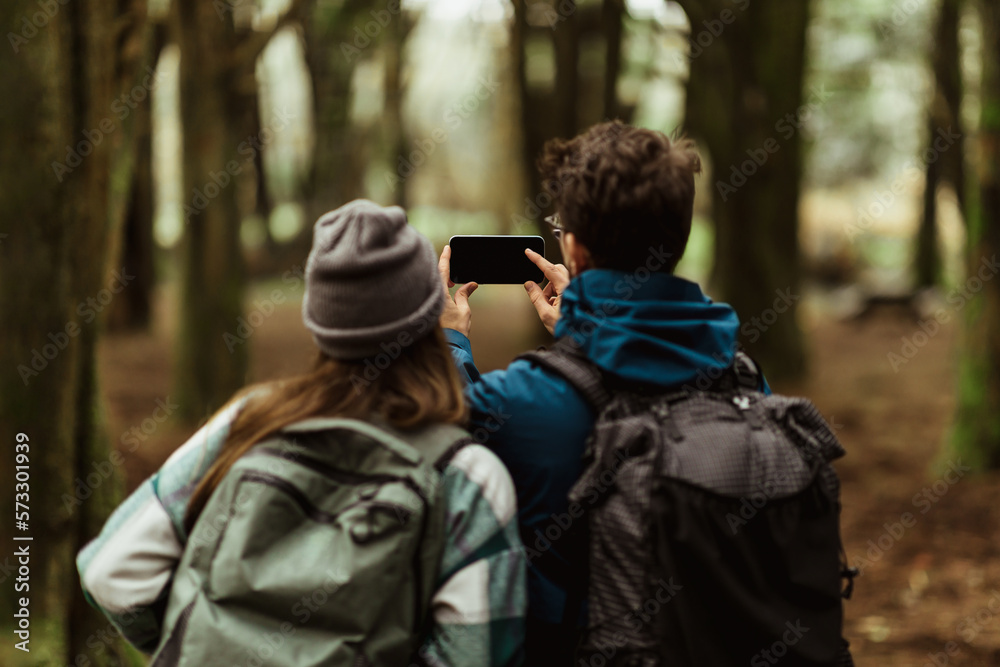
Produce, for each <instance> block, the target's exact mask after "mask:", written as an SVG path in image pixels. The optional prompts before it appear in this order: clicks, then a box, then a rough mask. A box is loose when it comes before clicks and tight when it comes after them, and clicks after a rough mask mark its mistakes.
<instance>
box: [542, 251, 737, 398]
mask: <svg viewBox="0 0 1000 667" xmlns="http://www.w3.org/2000/svg"><path fill="white" fill-rule="evenodd" d="M559 310H560V317H559V321H558V323H557V324H556V329H555V336H556V338H563V337H565V336H570V337H571V338H572V339H573V340H575V341H576V342H577V343H579V344H580V345H581V346H582V349H583V351H584V352H585V353H586V355H587V357H588V358H589V359H590V360H591V361H593V362H594V363H596V364H597V365H598V366H600V367H601V368H602V369H603V370H605V371H607V372H609V373H611V374H612V375H615V376H618V377H620V378H622V379H624V380H630V381H638V382H644V383H650V384H655V385H660V386H664V387H671V386H678V385H683V384H686V383H690V382H694V381H695V380H697V379H698V377H699V374H704V373H705V371H706V370H707V369H709V368H726V367H728V366H729V365H730V364H731V363H732V359H733V353H734V352H735V350H736V338H737V334H738V332H739V326H740V323H739V318H738V317H737V316H736V311H734V310H733V309H732V308H731V307H730V306H728V305H727V304H724V303H713V302H712V300H711V299H709V298H708V297H706V296H705V295H704V294H703V293H702V291H701V288H700V287H698V285H697V284H695V283H692V282H690V281H687V280H684V279H683V278H678V277H676V276H673V275H670V274H667V273H651V274H649V275H648V277H647V278H646V280H645V281H643V280H642V277H640V276H637V275H636V274H632V273H627V272H624V271H615V270H611V269H591V270H588V271H584V272H583V273H581V274H580V275H579V276H577V277H576V278H574V279H573V280H572V282H570V284H569V286H568V287H567V288H566V290H565V291H564V292H563V294H562V302H561V305H560V308H559Z"/></svg>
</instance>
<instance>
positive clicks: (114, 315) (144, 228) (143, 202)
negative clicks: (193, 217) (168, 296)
mask: <svg viewBox="0 0 1000 667" xmlns="http://www.w3.org/2000/svg"><path fill="white" fill-rule="evenodd" d="M151 31H152V35H153V36H152V38H151V40H150V46H149V48H148V50H147V52H148V56H147V57H146V58H144V59H143V63H142V66H141V67H140V71H143V72H145V73H146V74H145V75H146V76H150V77H151V76H152V74H151V73H152V72H153V70H155V68H156V62H157V60H158V59H159V55H160V52H161V51H162V50H163V45H164V41H165V32H164V30H163V29H162V26H155V27H153V28H151ZM147 67H148V68H149V69H148V70H147V69H146V68H147ZM150 94H153V93H152V91H150ZM132 116H133V123H134V124H133V135H134V143H135V146H134V149H133V150H134V156H135V164H134V168H133V169H132V184H131V187H130V196H129V198H128V204H127V207H126V209H125V214H124V229H123V230H122V234H121V236H122V244H121V252H120V253H119V255H120V259H119V261H118V262H117V265H118V267H119V268H124V270H125V272H126V273H127V274H128V275H130V276H133V279H132V282H131V283H130V284H129V289H127V290H125V291H124V292H122V294H121V296H120V298H118V299H115V301H113V302H112V303H111V305H110V306H109V308H108V310H109V312H108V329H110V330H129V329H146V328H148V327H149V324H150V320H151V317H152V294H153V288H154V287H155V286H156V273H155V267H154V256H153V249H154V244H153V214H154V201H153V196H154V195H153V109H152V103H146V104H141V105H138V106H137V107H136V109H135V110H134V111H133V112H132Z"/></svg>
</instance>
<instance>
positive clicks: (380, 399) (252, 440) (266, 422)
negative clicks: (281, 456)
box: [184, 324, 467, 533]
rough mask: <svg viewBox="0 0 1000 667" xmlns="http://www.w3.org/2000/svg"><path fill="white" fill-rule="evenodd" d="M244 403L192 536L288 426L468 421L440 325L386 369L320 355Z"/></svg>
mask: <svg viewBox="0 0 1000 667" xmlns="http://www.w3.org/2000/svg"><path fill="white" fill-rule="evenodd" d="M373 369H374V370H373ZM376 371H377V372H376ZM373 375H374V378H373V377H372V376H373ZM244 396H249V398H248V399H247V403H246V405H245V406H244V407H243V408H242V409H241V410H240V412H239V414H238V415H237V416H236V418H235V419H234V420H233V423H232V425H231V427H230V430H229V435H228V437H227V438H226V441H225V443H224V444H223V445H222V450H221V451H220V453H219V456H218V457H217V458H216V460H215V462H214V463H213V464H212V466H211V467H210V468H209V469H208V472H207V473H206V474H205V476H204V477H203V478H202V480H201V482H199V484H198V486H197V487H196V488H195V490H194V494H193V495H192V496H191V500H190V502H189V503H188V507H187V513H186V514H185V516H184V526H185V529H186V530H187V531H188V532H189V533H190V532H191V529H192V528H193V527H194V524H195V522H196V521H197V520H198V516H199V515H200V514H201V511H202V510H203V509H204V508H205V505H206V503H207V502H208V499H209V498H210V497H211V495H212V492H213V491H215V489H216V487H217V486H218V485H219V483H220V482H222V479H223V478H224V477H225V476H226V473H227V472H229V469H230V467H232V465H233V464H234V463H235V462H236V461H237V459H239V458H240V457H241V456H243V455H244V454H245V453H246V452H247V451H248V450H249V449H250V448H251V447H253V446H254V445H255V444H257V443H258V442H261V441H263V440H265V439H266V438H268V437H269V436H271V435H272V434H274V433H276V432H278V431H280V430H281V429H282V428H284V427H286V426H288V425H289V424H292V423H294V422H297V421H300V420H303V419H307V418H309V417H351V418H355V419H370V418H371V417H372V416H376V415H377V416H379V417H382V418H383V419H385V420H386V421H387V422H388V423H389V424H390V425H392V426H394V427H396V428H400V429H410V428H416V427H419V426H424V425H427V424H432V423H451V424H462V423H464V422H465V421H466V418H467V412H466V406H465V402H464V400H463V398H462V383H461V380H460V379H459V377H458V372H457V371H456V370H455V365H454V361H452V357H451V352H450V351H449V349H448V343H447V341H446V340H445V338H444V333H443V332H442V331H441V327H440V326H438V325H437V324H435V325H434V331H433V332H432V333H431V334H429V335H427V336H424V337H423V338H421V339H419V340H417V341H415V342H414V343H413V344H411V345H409V346H406V347H404V348H403V349H402V350H401V352H400V354H399V357H398V358H396V359H393V360H392V361H391V363H389V365H388V366H386V367H385V368H384V369H382V370H379V369H378V368H377V367H375V366H374V365H373V364H371V363H369V364H366V363H365V361H364V360H361V361H341V360H337V359H332V358H331V357H329V356H327V355H326V354H324V353H322V352H320V353H319V355H318V357H317V359H316V361H315V364H314V365H313V368H312V370H311V371H310V372H307V373H304V374H302V375H298V376H295V377H292V378H288V379H285V380H277V381H274V382H268V383H264V384H259V385H255V386H251V387H247V388H246V389H244V390H243V391H241V392H240V393H238V394H237V395H236V396H235V397H233V400H232V401H230V405H231V404H232V403H233V402H235V401H238V400H240V399H241V398H242V397H244Z"/></svg>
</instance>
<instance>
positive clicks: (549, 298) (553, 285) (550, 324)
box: [524, 248, 569, 333]
mask: <svg viewBox="0 0 1000 667" xmlns="http://www.w3.org/2000/svg"><path fill="white" fill-rule="evenodd" d="M524 254H525V255H527V256H528V259H530V260H531V261H532V262H534V263H535V266H537V267H538V268H540V269H541V270H542V273H543V274H544V275H545V277H546V278H548V280H549V282H548V284H547V285H546V286H545V289H542V288H541V287H539V286H538V284H537V283H535V282H534V281H531V280H529V281H528V282H526V283H524V289H525V291H526V292H527V293H528V298H529V299H531V303H532V305H534V306H535V310H537V311H538V318H539V319H540V320H541V321H542V324H544V325H545V328H546V329H548V330H549V333H555V328H556V322H557V321H559V302H560V301H561V300H562V293H563V290H564V289H566V286H567V285H569V270H567V269H566V267H565V266H563V265H562V264H553V263H552V262H550V261H549V260H547V259H545V258H544V257H542V256H541V255H539V254H538V253H537V252H535V251H534V250H531V249H528V248H525V250H524Z"/></svg>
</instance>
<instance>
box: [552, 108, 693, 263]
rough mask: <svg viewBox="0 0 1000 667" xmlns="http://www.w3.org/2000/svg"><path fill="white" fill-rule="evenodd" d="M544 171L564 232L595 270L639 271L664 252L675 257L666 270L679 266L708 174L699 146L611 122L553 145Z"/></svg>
mask: <svg viewBox="0 0 1000 667" xmlns="http://www.w3.org/2000/svg"><path fill="white" fill-rule="evenodd" d="M538 170H539V171H540V172H541V175H542V185H543V187H545V189H546V190H547V191H548V192H549V193H550V194H551V195H552V197H553V200H554V201H555V208H556V211H557V212H558V213H559V217H560V220H561V223H562V225H563V227H564V228H565V230H566V231H568V232H571V233H573V234H574V235H575V236H576V237H577V238H578V239H579V241H580V242H581V243H583V245H584V246H585V247H586V248H587V249H588V250H589V251H590V255H591V258H592V259H593V262H594V265H595V266H596V267H599V268H611V269H619V270H623V271H634V270H635V269H636V268H638V267H640V266H643V265H645V264H646V260H647V259H648V257H649V256H650V247H653V248H655V249H657V250H659V248H660V246H663V252H667V253H670V255H671V260H670V262H668V264H667V265H666V266H664V267H662V268H661V269H660V270H662V271H668V272H670V271H673V270H674V268H675V267H676V266H677V262H679V261H680V259H681V255H683V254H684V248H685V246H686V245H687V241H688V236H689V235H690V233H691V213H692V210H693V207H694V175H695V174H697V173H699V172H700V171H701V159H700V158H699V157H698V153H697V152H696V149H695V145H694V142H693V141H691V140H690V139H686V138H684V137H683V136H680V137H676V138H675V139H673V140H671V139H670V138H668V137H667V136H666V135H664V134H663V133H662V132H656V131H654V130H648V129H644V128H639V127H632V126H631V125H625V124H624V123H622V122H621V121H611V122H606V123H601V124H599V125H594V126H593V127H591V128H590V129H588V130H587V131H586V132H584V133H583V134H580V135H579V136H577V137H574V138H573V139H570V140H569V141H563V140H561V139H552V140H550V141H548V142H547V143H546V144H545V148H544V150H543V153H542V156H541V157H540V158H539V160H538Z"/></svg>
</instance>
